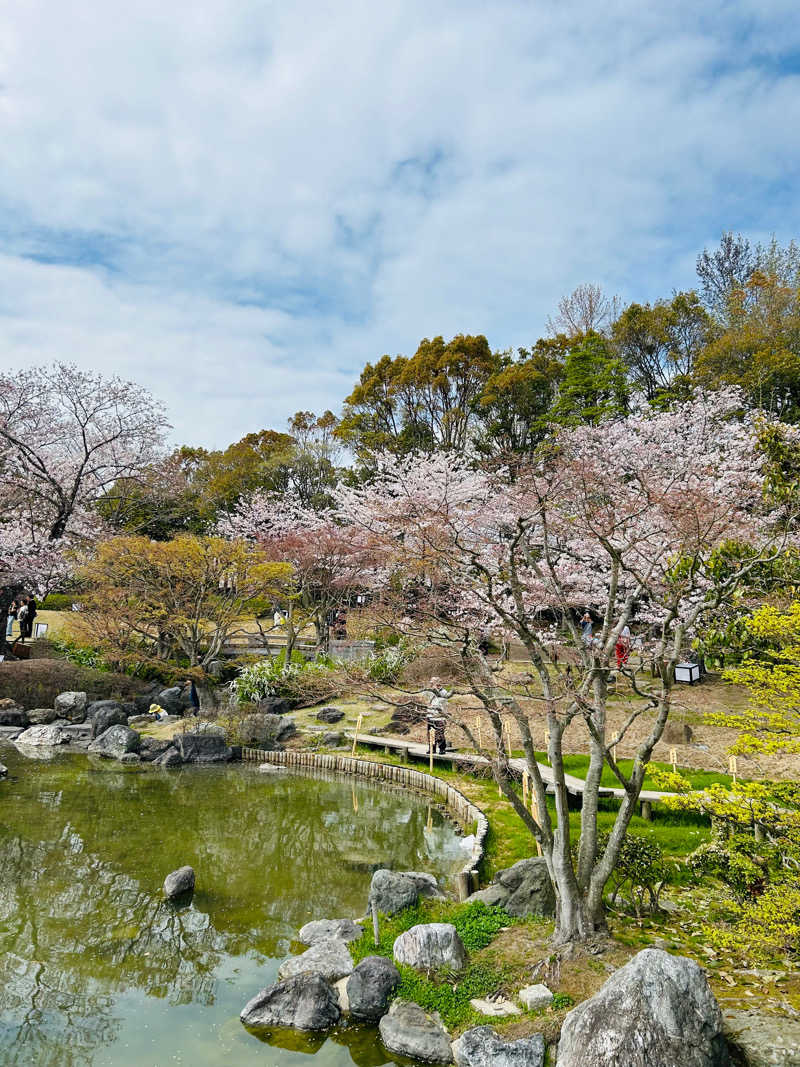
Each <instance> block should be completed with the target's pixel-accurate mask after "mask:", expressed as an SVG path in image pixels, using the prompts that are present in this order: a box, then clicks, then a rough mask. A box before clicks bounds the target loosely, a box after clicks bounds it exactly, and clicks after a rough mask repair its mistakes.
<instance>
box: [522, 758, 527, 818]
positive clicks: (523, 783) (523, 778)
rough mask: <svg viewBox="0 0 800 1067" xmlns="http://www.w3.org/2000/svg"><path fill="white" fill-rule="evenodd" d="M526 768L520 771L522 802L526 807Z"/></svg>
mask: <svg viewBox="0 0 800 1067" xmlns="http://www.w3.org/2000/svg"><path fill="white" fill-rule="evenodd" d="M528 792H529V790H528V768H527V767H525V768H523V771H522V803H523V804H524V805H525V807H526V808H527V806H528Z"/></svg>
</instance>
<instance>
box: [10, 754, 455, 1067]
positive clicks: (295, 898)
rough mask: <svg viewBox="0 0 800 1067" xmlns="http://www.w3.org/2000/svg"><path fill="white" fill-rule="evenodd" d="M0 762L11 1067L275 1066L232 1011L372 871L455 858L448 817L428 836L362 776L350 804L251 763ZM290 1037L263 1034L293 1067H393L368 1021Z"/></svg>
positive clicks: (357, 901)
mask: <svg viewBox="0 0 800 1067" xmlns="http://www.w3.org/2000/svg"><path fill="white" fill-rule="evenodd" d="M2 758H3V762H4V763H6V764H7V765H8V766H9V772H10V779H9V780H8V781H6V782H4V783H3V784H2V785H0V805H1V806H0V1050H2V1062H3V1063H4V1064H10V1065H17V1064H19V1065H23V1064H24V1065H26V1067H50V1065H51V1064H52V1065H53V1067H56V1065H58V1067H83V1065H90V1064H91V1065H99V1064H101V1063H102V1064H106V1063H107V1064H115V1065H116V1064H120V1065H123V1064H133V1063H141V1062H151V1063H156V1064H160V1063H166V1062H178V1063H181V1062H187V1063H188V1062H191V1063H192V1064H193V1067H201V1065H206V1064H209V1065H210V1064H215V1063H220V1064H221V1063H227V1062H230V1053H229V1052H227V1051H226V1049H228V1048H231V1049H233V1050H235V1056H236V1062H237V1063H240V1064H246V1063H250V1062H253V1063H257V1062H259V1063H263V1062H264V1061H263V1045H260V1043H259V1041H258V1040H257V1039H256V1038H255V1037H253V1036H251V1035H249V1034H247V1033H246V1032H245V1031H243V1030H242V1028H241V1027H240V1026H238V1023H237V1022H236V1020H235V1016H236V1014H237V1013H238V1011H239V1009H240V1007H241V1005H242V1004H243V1003H244V1002H245V1001H246V1000H247V999H249V997H250V996H252V995H253V993H255V992H256V991H257V990H258V988H260V987H261V986H263V985H264V984H266V983H267V982H269V981H271V980H272V979H273V977H274V973H275V970H276V969H277V962H276V961H277V960H278V959H279V958H281V957H282V956H284V955H285V954H286V953H287V952H288V950H289V944H290V941H291V938H292V936H293V934H294V932H295V931H296V929H297V928H298V927H299V926H300V925H302V923H304V922H306V921H307V920H308V919H310V918H314V917H319V916H322V915H332V914H334V915H335V914H342V915H347V914H350V915H357V914H360V913H362V912H363V910H364V905H365V901H366V891H367V887H368V883H369V878H370V874H371V871H372V869H374V866H375V865H385V866H394V867H395V868H406V869H408V868H422V869H425V870H431V871H433V872H434V873H436V874H439V875H445V874H450V873H452V871H453V870H454V869H455V867H456V866H457V865H458V863H459V852H458V842H457V839H456V838H455V836H454V833H453V831H452V829H451V828H450V827H449V825H448V824H447V823H446V822H444V821H443V820H442V819H441V816H439V815H438V813H437V812H435V811H434V812H433V813H432V817H431V820H430V828H429V826H428V825H427V824H428V811H427V808H426V807H425V806H424V805H423V804H422V803H420V802H418V801H416V800H415V799H413V798H410V797H408V796H407V795H399V794H397V793H393V792H387V791H386V790H383V789H381V788H380V787H375V786H369V785H367V784H364V785H361V784H359V785H357V786H356V787H355V792H356V804H354V803H353V788H352V786H351V784H350V783H347V782H342V781H335V780H334V781H324V780H314V779H307V778H302V777H295V776H291V775H286V776H281V777H280V778H273V777H270V778H269V779H265V778H264V777H263V776H259V775H258V774H257V772H256V771H255V770H252V769H249V768H230V769H225V768H191V769H189V768H187V769H184V770H181V771H179V772H177V773H175V772H172V773H169V772H157V771H151V770H147V771H142V770H141V769H136V768H132V769H129V768H124V767H120V766H119V765H117V764H109V763H102V764H94V763H92V762H90V761H88V760H87V759H86V758H85V757H83V756H70V755H59V756H58V757H57V758H56V759H55V761H53V762H51V763H45V762H40V761H37V762H35V763H33V762H27V761H26V760H25V758H24V756H22V755H20V754H17V753H14V752H11V751H8V750H7V749H4V750H3V757H2ZM354 808H356V809H357V810H354ZM461 862H463V861H461ZM183 863H190V864H191V865H192V866H193V867H195V870H196V871H197V875H198V890H197V892H196V894H195V897H194V900H193V902H192V904H191V906H189V907H184V908H175V907H173V906H171V905H168V904H166V903H165V902H164V901H163V900H162V896H161V884H162V881H163V878H164V876H165V874H166V873H168V872H169V871H170V870H172V869H174V868H175V867H176V866H179V865H181V864H183ZM281 1040H282V1039H281V1037H280V1035H279V1036H277V1037H276V1036H275V1035H273V1036H272V1037H271V1038H270V1042H271V1043H272V1045H273V1047H274V1049H275V1050H276V1051H275V1056H274V1057H273V1061H274V1063H275V1064H276V1065H281V1067H282V1065H283V1064H284V1063H285V1064H287V1065H288V1064H294V1063H297V1062H298V1056H300V1058H301V1059H303V1060H305V1059H306V1057H307V1056H309V1055H316V1056H317V1057H318V1059H317V1060H315V1063H317V1062H318V1063H319V1065H320V1067H321V1065H322V1064H325V1065H326V1067H327V1065H329V1064H330V1065H333V1064H337V1065H339V1064H341V1065H344V1064H348V1063H356V1064H359V1065H360V1064H363V1065H365V1067H378V1065H379V1064H382V1063H387V1062H390V1061H389V1060H388V1058H387V1057H386V1054H385V1053H384V1052H383V1051H382V1050H381V1049H380V1047H379V1045H378V1044H377V1042H376V1040H375V1035H374V1031H372V1030H370V1029H368V1028H367V1029H365V1028H352V1029H348V1030H346V1031H341V1032H337V1033H336V1034H334V1035H332V1037H331V1038H330V1039H329V1040H326V1041H324V1042H323V1043H321V1044H319V1045H317V1044H316V1043H315V1042H311V1043H303V1041H302V1040H301V1045H302V1047H300V1046H298V1045H297V1044H294V1045H293V1044H292V1043H291V1042H292V1041H295V1042H296V1041H297V1035H284V1038H283V1043H281ZM259 1048H260V1049H261V1050H262V1051H261V1055H260V1058H259ZM190 1050H191V1051H190ZM145 1057H146V1060H145ZM186 1057H190V1058H186Z"/></svg>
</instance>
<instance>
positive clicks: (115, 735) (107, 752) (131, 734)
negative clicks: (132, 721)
mask: <svg viewBox="0 0 800 1067" xmlns="http://www.w3.org/2000/svg"><path fill="white" fill-rule="evenodd" d="M140 744H141V738H140V737H139V735H138V734H137V733H136V731H135V730H131V728H130V727H129V726H123V725H122V724H121V723H117V725H115V726H109V728H108V729H107V730H104V731H103V733H102V734H100V735H99V736H97V737H96V738H95V739H94V741H92V743H91V744H90V745H89V751H90V752H92V753H93V754H94V755H95V756H102V757H103V758H104V759H120V758H121V757H122V756H124V755H125V753H126V752H138V751H139V745H140Z"/></svg>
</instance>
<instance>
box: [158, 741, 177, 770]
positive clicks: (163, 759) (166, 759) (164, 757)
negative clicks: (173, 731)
mask: <svg viewBox="0 0 800 1067" xmlns="http://www.w3.org/2000/svg"><path fill="white" fill-rule="evenodd" d="M182 765H183V760H182V759H181V754H180V752H178V750H177V748H173V747H172V746H171V745H170V747H169V748H168V749H167V750H166V752H162V753H161V755H160V756H156V758H155V759H154V760H153V766H154V767H181V766H182Z"/></svg>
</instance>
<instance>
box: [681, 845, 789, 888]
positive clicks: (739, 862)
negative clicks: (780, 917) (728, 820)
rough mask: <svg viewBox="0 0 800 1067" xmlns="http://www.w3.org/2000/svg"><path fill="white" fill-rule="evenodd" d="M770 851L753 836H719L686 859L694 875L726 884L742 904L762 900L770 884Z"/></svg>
mask: <svg viewBox="0 0 800 1067" xmlns="http://www.w3.org/2000/svg"><path fill="white" fill-rule="evenodd" d="M769 852H770V849H769V848H768V847H767V846H764V845H760V844H759V843H758V842H757V841H755V839H754V838H753V836H752V835H751V834H731V836H730V837H725V836H723V835H721V834H718V835H717V836H716V837H715V838H714V840H713V841H707V842H706V843H705V844H703V845H700V847H699V848H696V849H695V850H694V852H692V853H691V854H690V855H689V856H688V857H687V860H686V862H687V864H688V866H689V869H690V870H691V871H692V873H693V874H695V875H698V876H699V875H710V876H711V877H713V878H718V879H719V880H720V881H721V882H724V884H725V885H726V886H728V888H729V889H730V890H731V892H732V893H733V895H734V897H735V898H736V899H737V900H739V901H745V900H752V899H754V898H755V897H758V896H760V895H761V894H762V893H763V892H764V889H765V888H766V885H767V882H768V881H769V858H768V853H769Z"/></svg>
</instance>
